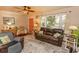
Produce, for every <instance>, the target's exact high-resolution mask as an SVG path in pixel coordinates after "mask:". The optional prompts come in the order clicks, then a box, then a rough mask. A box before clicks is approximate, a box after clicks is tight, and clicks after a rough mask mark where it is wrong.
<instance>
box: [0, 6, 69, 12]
mask: <svg viewBox="0 0 79 59" xmlns="http://www.w3.org/2000/svg"><path fill="white" fill-rule="evenodd" d="M66 7H68V6H31V9H32V10H35V13H38V12H41V13H42V12H49V11H54V10H58V9H62V8H66ZM0 10H7V11H15V12H18V11H22V10H23V6H0Z"/></svg>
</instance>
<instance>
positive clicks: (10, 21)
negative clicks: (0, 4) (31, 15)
mask: <svg viewBox="0 0 79 59" xmlns="http://www.w3.org/2000/svg"><path fill="white" fill-rule="evenodd" d="M3 24H5V25H8V24H11V25H13V24H15V18H14V17H3Z"/></svg>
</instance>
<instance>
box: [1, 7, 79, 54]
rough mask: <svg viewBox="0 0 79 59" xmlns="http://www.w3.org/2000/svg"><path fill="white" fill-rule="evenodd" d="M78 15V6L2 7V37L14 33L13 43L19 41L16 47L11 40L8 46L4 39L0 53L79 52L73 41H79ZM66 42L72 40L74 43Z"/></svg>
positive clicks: (76, 43)
mask: <svg viewBox="0 0 79 59" xmlns="http://www.w3.org/2000/svg"><path fill="white" fill-rule="evenodd" d="M78 15H79V7H78V6H1V7H0V32H1V33H0V37H1V38H2V36H3V37H4V36H5V35H4V34H5V33H6V35H8V33H7V32H12V34H13V36H15V39H14V40H15V41H20V42H19V43H18V44H17V42H15V41H14V42H10V40H9V42H8V43H9V44H8V43H7V42H3V40H1V41H0V42H1V43H0V52H3V53H5V52H8V53H17V52H19V53H20V52H21V53H69V52H70V53H75V52H79V51H78V43H79V42H75V44H74V40H75V39H79V33H78V32H79V30H78V27H79V20H78V19H79V16H78ZM77 30H78V31H77ZM76 32H77V33H78V37H77V33H76ZM54 33H55V34H54ZM44 34H45V35H44ZM72 34H73V35H72ZM9 36H10V37H11V35H9ZM58 36H59V37H58ZM74 36H75V37H74ZM16 37H18V38H16ZM7 38H9V37H7ZM11 38H12V37H11ZM11 38H10V39H11ZM56 39H57V40H56ZM67 39H70V41H71V43H69V42H70V41H67ZM4 41H5V40H4ZM12 41H13V40H12ZM72 41H73V42H72ZM2 43H3V44H2ZM6 43H7V44H6ZM20 43H21V45H20ZM13 45H14V46H13ZM10 46H11V47H10ZM15 46H16V47H15Z"/></svg>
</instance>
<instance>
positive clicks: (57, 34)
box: [53, 33, 61, 38]
mask: <svg viewBox="0 0 79 59" xmlns="http://www.w3.org/2000/svg"><path fill="white" fill-rule="evenodd" d="M60 35H61V34H59V33H55V34H54V35H53V37H54V38H57V37H59V36H60Z"/></svg>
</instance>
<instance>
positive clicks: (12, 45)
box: [0, 32, 23, 53]
mask: <svg viewBox="0 0 79 59" xmlns="http://www.w3.org/2000/svg"><path fill="white" fill-rule="evenodd" d="M0 35H8V37H9V38H10V40H11V42H9V43H8V44H5V45H2V47H3V46H5V47H6V48H5V49H4V50H7V51H6V52H8V53H19V52H21V51H22V49H23V46H22V44H23V43H21V41H22V40H23V38H21V37H15V36H14V35H13V33H12V32H2V33H0ZM0 47H1V46H0ZM0 52H1V49H0ZM2 52H4V53H5V51H2Z"/></svg>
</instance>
